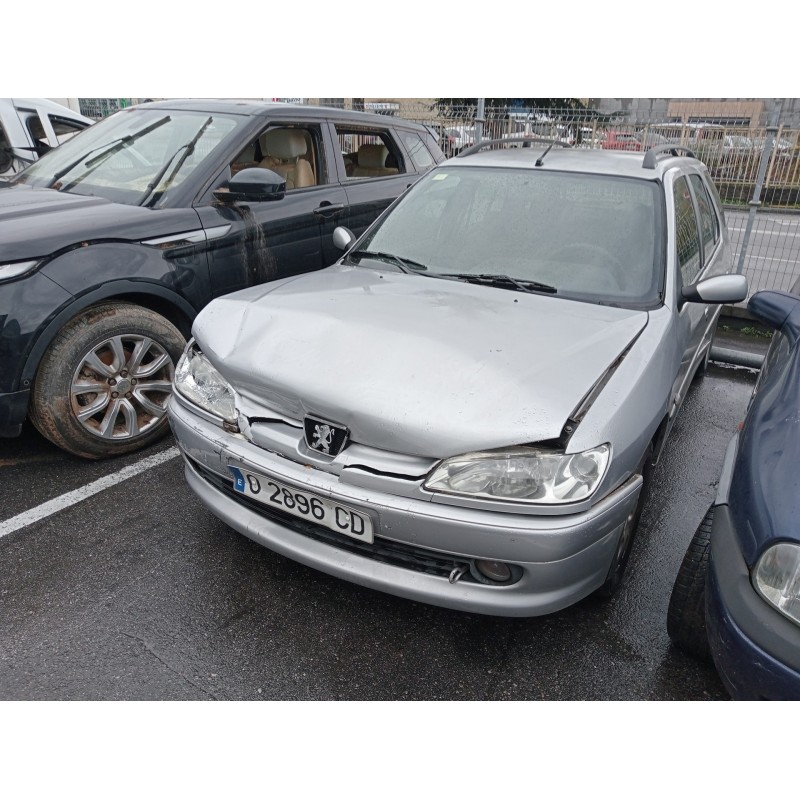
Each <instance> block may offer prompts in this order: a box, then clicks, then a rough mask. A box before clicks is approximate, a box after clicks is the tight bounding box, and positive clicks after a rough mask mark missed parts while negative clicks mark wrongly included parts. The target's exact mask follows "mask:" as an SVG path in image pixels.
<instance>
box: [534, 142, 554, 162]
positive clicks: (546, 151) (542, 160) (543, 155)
mask: <svg viewBox="0 0 800 800" xmlns="http://www.w3.org/2000/svg"><path fill="white" fill-rule="evenodd" d="M554 144H555V142H551V143H550V145H549V146H548V148H547V150H545V151H544V153H542V154H541V155H540V156H539V158H537V159H536V163H535V164H534V166H535V167H541V166H542V165H543V164H544V157H545V156H546V155H547V154H548V153H549V152H550V151H551V150H552V149H553V145H554Z"/></svg>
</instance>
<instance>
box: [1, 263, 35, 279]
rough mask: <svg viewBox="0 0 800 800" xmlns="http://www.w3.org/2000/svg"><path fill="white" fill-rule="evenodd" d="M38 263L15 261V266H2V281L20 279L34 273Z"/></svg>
mask: <svg viewBox="0 0 800 800" xmlns="http://www.w3.org/2000/svg"><path fill="white" fill-rule="evenodd" d="M38 263H39V262H38V261H15V262H14V263H13V264H0V281H4V280H7V279H9V278H19V277H20V276H21V275H25V274H26V273H28V272H33V270H34V269H35V268H36V265H37V264H38Z"/></svg>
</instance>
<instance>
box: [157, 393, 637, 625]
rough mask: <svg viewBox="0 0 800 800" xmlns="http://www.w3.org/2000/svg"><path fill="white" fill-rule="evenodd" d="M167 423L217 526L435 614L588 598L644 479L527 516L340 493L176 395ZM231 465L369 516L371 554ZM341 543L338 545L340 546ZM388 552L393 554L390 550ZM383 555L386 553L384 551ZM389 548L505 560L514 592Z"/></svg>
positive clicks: (505, 610)
mask: <svg viewBox="0 0 800 800" xmlns="http://www.w3.org/2000/svg"><path fill="white" fill-rule="evenodd" d="M169 416H170V423H171V425H172V430H173V433H174V434H175V438H176V439H177V442H178V444H179V446H180V448H181V451H182V453H183V455H184V459H185V462H186V478H187V481H188V483H189V486H190V487H191V488H192V489H193V491H194V492H195V493H196V494H197V495H198V497H199V498H200V499H201V500H202V501H203V503H204V504H205V505H206V506H207V507H208V508H209V509H210V510H211V511H212V512H213V513H214V514H215V515H216V516H218V517H219V518H220V519H221V520H223V521H224V522H225V523H227V524H228V525H230V526H231V527H232V528H234V529H235V530H237V531H239V532H240V533H242V534H244V535H245V536H247V537H249V538H250V539H253V540H254V541H256V542H259V543H260V544H263V545H264V546H266V547H268V548H269V549H271V550H274V551H275V552H277V553H280V554H282V555H285V556H287V557H289V558H291V559H294V560H296V561H299V562H301V563H303V564H305V565H307V566H310V567H314V568H315V569H319V570H321V571H322V572H326V573H328V574H330V575H335V576H337V577H340V578H344V579H345V580H348V581H352V582H354V583H357V584H360V585H362V586H367V587H369V588H372V589H378V590H380V591H384V592H388V593H390V594H394V595H398V596H400V597H405V598H408V599H411V600H418V601H421V602H425V603H431V604H433V605H439V606H444V607H447V608H452V609H458V610H462V611H469V612H477V613H483V614H493V615H499V616H520V617H523V616H538V615H541V614H548V613H552V612H554V611H558V610H560V609H562V608H565V607H567V606H569V605H572V604H573V603H575V602H577V601H578V600H580V599H582V598H583V597H586V596H587V595H588V594H590V593H591V592H593V591H594V590H595V589H597V588H598V587H599V586H600V585H601V584H602V583H603V581H604V579H605V577H606V574H607V572H608V568H609V565H610V564H611V561H612V559H613V557H614V553H615V551H616V547H617V543H618V540H619V535H620V532H621V529H622V525H623V524H624V522H625V520H626V518H627V517H628V515H629V513H630V512H631V511H632V510H633V508H634V506H635V503H636V500H637V498H638V495H639V491H640V488H641V478H640V477H639V476H635V477H633V478H632V479H631V480H629V481H628V482H626V483H625V484H624V485H623V486H622V487H620V488H618V489H617V490H615V491H614V492H612V493H611V494H610V495H608V496H607V497H605V498H603V499H602V500H601V501H599V502H598V503H597V504H595V505H594V506H592V507H591V508H590V509H589V510H588V511H585V512H582V513H578V514H566V515H552V514H551V515H547V516H544V515H531V514H515V513H508V512H495V511H487V510H483V509H476V508H462V507H459V506H454V505H451V504H443V503H435V502H431V501H430V500H429V499H414V498H409V497H402V496H397V495H392V494H389V493H387V492H382V491H376V490H374V489H369V490H365V489H363V488H360V487H357V486H353V485H350V484H344V483H342V482H340V481H339V479H338V478H337V476H336V475H332V474H330V473H327V472H324V471H322V470H318V469H314V468H311V467H308V466H305V465H303V464H299V463H296V462H294V461H291V460H289V459H287V458H283V457H281V456H278V455H276V454H274V453H271V452H269V451H267V450H265V449H262V448H259V447H257V446H256V445H254V444H252V443H251V442H250V441H248V440H247V439H246V438H245V437H244V436H242V435H241V434H235V433H229V432H227V431H224V430H223V429H222V428H220V427H218V426H217V425H214V424H213V423H211V422H208V421H206V420H205V419H203V418H201V416H199V415H198V414H195V413H193V412H192V411H191V410H189V409H188V408H187V407H186V406H185V405H184V404H183V403H182V402H181V401H180V400H178V399H176V398H175V397H174V396H173V398H172V399H171V400H170V406H169ZM229 465H234V466H237V467H239V468H243V469H246V470H248V471H251V472H255V473H257V474H261V475H265V476H268V477H271V478H273V479H275V480H278V481H280V482H282V483H284V484H288V485H289V486H292V487H295V488H297V489H299V490H301V491H303V490H305V491H307V492H311V493H313V494H316V495H319V496H323V497H325V498H328V499H330V500H333V501H335V502H337V503H341V504H342V505H344V506H348V507H351V508H353V509H355V510H357V511H360V512H361V513H363V514H366V515H368V516H369V517H370V518H371V519H372V521H373V526H374V531H375V544H376V548H375V552H374V553H371V552H370V550H369V546H368V545H364V546H363V547H361V548H359V549H354V548H353V546H352V543H351V540H349V539H348V538H347V537H344V536H341V535H339V534H331V533H330V532H327V531H320V534H321V535H320V536H316V535H314V532H313V531H310V530H309V529H308V528H307V527H306V530H307V531H308V532H309V533H311V534H312V535H306V533H304V532H303V523H297V522H296V521H295V520H293V519H289V518H284V519H281V518H280V516H279V515H276V514H275V512H274V511H273V510H272V509H270V508H267V507H264V508H263V509H262V508H260V507H259V505H258V504H257V503H256V502H254V501H249V502H247V501H246V500H245V499H244V498H242V497H241V496H240V495H237V493H236V492H235V491H234V490H233V486H232V484H233V475H232V473H231V472H230V470H229ZM337 537H338V539H337ZM383 545H385V547H383ZM379 551H380V552H379ZM384 551H393V552H398V551H402V553H406V552H407V553H409V554H412V555H415V556H421V557H420V558H418V559H417V561H419V562H420V563H422V562H424V560H425V558H424V556H425V554H426V553H427V554H429V555H430V556H431V560H432V561H438V562H442V563H446V562H447V561H448V559H449V560H452V562H453V563H454V564H455V563H463V562H465V561H466V562H468V561H471V560H474V559H487V560H496V561H504V562H507V563H510V564H515V565H517V567H519V571H520V577H519V580H517V581H516V582H515V583H512V584H509V585H485V584H482V583H479V582H476V581H471V580H469V577H468V576H467V577H466V578H465V579H464V580H459V581H457V582H455V583H451V582H450V581H449V579H448V577H447V575H446V574H432V573H431V571H429V570H426V569H423V568H420V567H418V566H415V565H414V559H411V560H410V561H409V562H405V563H401V562H400V561H397V560H394V561H393V560H392V559H391V558H389V559H387V558H384V557H383V555H382V553H384Z"/></svg>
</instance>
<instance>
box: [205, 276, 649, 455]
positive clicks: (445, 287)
mask: <svg viewBox="0 0 800 800" xmlns="http://www.w3.org/2000/svg"><path fill="white" fill-rule="evenodd" d="M646 324H647V312H644V311H632V310H626V309H620V308H610V307H604V306H596V305H591V304H588V303H581V302H575V301H569V300H563V299H558V298H556V297H553V296H544V295H536V294H527V293H522V292H513V291H509V290H506V289H498V288H494V287H487V286H478V285H474V284H467V283H463V282H461V281H450V280H437V279H433V278H430V277H425V276H422V275H407V274H402V273H396V272H390V271H379V270H373V269H366V268H358V267H354V268H348V267H342V266H334V267H331V268H329V269H327V270H322V271H320V272H317V273H312V274H309V275H305V276H301V277H300V278H295V279H289V280H286V281H280V282H278V283H277V284H270V285H266V286H261V287H255V288H253V289H247V290H244V291H243V292H237V293H235V294H232V295H228V296H227V297H223V298H220V299H218V300H216V301H214V302H212V303H211V305H209V306H207V307H206V309H205V310H204V311H203V312H201V314H200V316H199V317H198V318H197V320H196V321H195V325H194V334H195V337H196V339H197V341H198V344H199V345H200V347H201V349H202V350H203V352H204V353H205V354H206V355H207V356H208V358H209V359H210V361H211V362H212V363H213V364H214V366H215V367H216V368H217V369H218V370H219V371H220V372H221V373H222V374H223V376H224V377H225V378H226V379H227V380H228V381H229V382H230V383H231V384H232V385H233V386H234V387H235V388H236V389H237V390H238V391H239V392H240V393H242V394H244V395H245V397H250V398H251V399H256V400H258V401H261V402H263V403H265V404H266V405H267V406H269V407H271V408H272V409H274V410H275V411H278V412H280V413H281V414H283V415H285V416H288V417H290V418H292V419H295V420H300V419H302V418H303V417H304V416H305V415H306V414H313V415H315V416H318V417H322V418H323V419H327V420H329V421H331V422H335V423H339V424H341V425H345V426H347V427H348V428H349V429H350V435H351V438H352V440H353V441H356V442H359V443H361V444H365V445H369V446H372V447H376V448H379V449H384V450H390V451H394V452H399V453H407V454H411V455H425V456H431V457H437V458H443V457H446V456H449V455H456V454H459V453H464V452H470V451H476V450H486V449H491V448H496V447H503V446H506V445H514V444H524V443H528V442H537V441H544V440H548V439H553V438H557V437H558V436H559V435H560V434H561V430H562V428H563V426H564V424H565V422H566V420H567V418H568V417H569V415H570V414H571V413H572V412H573V411H574V410H575V408H576V407H577V406H578V404H579V403H580V401H581V399H582V398H583V397H584V396H585V395H586V394H587V392H588V391H589V390H590V389H591V388H592V386H593V385H594V384H595V383H596V382H597V380H598V379H599V378H600V377H601V376H602V375H603V373H604V372H605V370H606V369H607V368H608V367H609V365H610V364H612V363H613V362H614V361H615V360H616V359H617V357H618V356H619V355H620V354H621V353H622V352H623V351H624V350H625V348H626V347H627V346H628V345H629V344H630V342H631V341H632V340H633V339H634V338H635V337H636V336H637V334H638V333H639V332H640V331H641V330H642V328H643V327H644V326H645V325H646ZM598 444H600V442H598Z"/></svg>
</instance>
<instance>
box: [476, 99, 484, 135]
mask: <svg viewBox="0 0 800 800" xmlns="http://www.w3.org/2000/svg"><path fill="white" fill-rule="evenodd" d="M485 104H486V98H484V97H479V98H478V116H477V117H476V118H475V144H480V143H481V141H482V140H483V123H484V122H485V121H486V120H485V119H484V117H483V112H484V108H485Z"/></svg>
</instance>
